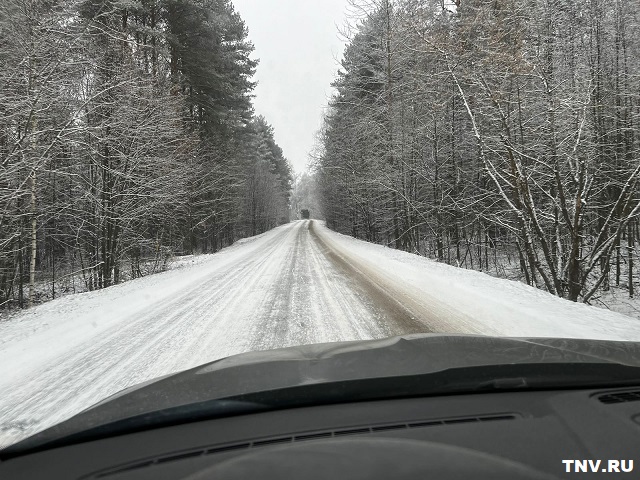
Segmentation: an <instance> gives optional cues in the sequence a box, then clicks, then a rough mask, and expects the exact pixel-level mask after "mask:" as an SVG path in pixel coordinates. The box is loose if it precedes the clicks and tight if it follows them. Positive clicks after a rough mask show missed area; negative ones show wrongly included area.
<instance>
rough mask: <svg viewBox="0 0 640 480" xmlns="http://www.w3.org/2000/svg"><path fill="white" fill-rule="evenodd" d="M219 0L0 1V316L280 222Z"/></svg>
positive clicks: (235, 28) (285, 171)
mask: <svg viewBox="0 0 640 480" xmlns="http://www.w3.org/2000/svg"><path fill="white" fill-rule="evenodd" d="M252 51H253V45H252V44H251V43H250V42H249V41H248V40H247V29H246V27H245V25H244V23H243V21H242V19H241V18H240V16H239V14H238V13H236V12H235V11H234V8H233V5H232V3H231V2H230V1H229V0H2V2H0V66H1V67H2V68H0V308H2V307H26V306H29V305H31V304H33V303H34V302H39V301H42V300H46V299H50V298H55V297H56V296H57V295H60V294H61V293H66V292H69V291H74V292H75V291H86V290H95V289H100V288H104V287H108V286H110V285H113V284H117V283H119V282H122V281H124V280H127V279H132V278H136V277H139V276H142V275H145V274H148V273H152V272H155V271H159V270H162V269H164V268H166V263H167V261H168V260H169V259H170V258H171V257H172V256H173V255H177V254H183V255H184V254H194V253H206V252H215V251H216V250H218V249H220V248H222V247H224V246H226V245H229V244H231V243H233V242H234V241H235V240H236V239H238V238H241V237H245V236H248V235H255V234H258V233H261V232H264V231H266V230H268V229H270V228H273V227H275V226H276V225H278V224H281V223H283V222H287V221H288V220H289V218H288V217H289V210H288V208H289V196H290V190H291V186H292V171H291V167H290V165H289V163H288V161H287V160H286V159H285V158H284V156H283V152H282V150H281V149H280V147H279V146H278V145H277V144H276V142H275V141H274V132H273V129H272V127H271V126H270V125H269V124H268V122H267V120H266V119H265V118H263V117H261V116H257V115H255V113H254V110H253V106H252V93H251V92H252V90H253V88H254V86H255V85H254V83H253V82H252V80H251V77H252V75H253V73H254V71H255V68H256V65H257V61H256V60H252V59H251V58H250V55H251V53H252Z"/></svg>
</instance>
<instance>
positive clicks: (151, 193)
mask: <svg viewBox="0 0 640 480" xmlns="http://www.w3.org/2000/svg"><path fill="white" fill-rule="evenodd" d="M639 17H640V12H638V9H637V5H636V4H635V3H634V2H633V1H632V0H618V1H616V2H607V1H605V0H592V1H590V2H588V5H585V4H584V2H583V1H581V0H564V1H562V2H550V1H547V0H524V1H522V0H499V1H495V0H491V1H487V0H304V1H301V0H260V1H253V0H233V1H231V0H138V1H133V0H2V1H1V2H0V365H2V369H1V370H0V391H1V392H2V395H0V447H3V446H7V445H10V444H13V443H15V442H18V441H19V440H22V439H24V438H26V437H28V436H30V435H32V434H34V433H36V432H38V431H41V430H43V429H45V428H47V427H50V426H52V425H55V424H58V423H59V422H61V421H63V420H65V419H68V418H70V417H72V416H73V415H76V414H77V413H79V412H81V411H83V410H85V409H87V408H88V407H90V406H92V405H94V404H96V403H97V402H100V401H102V400H104V399H105V398H107V397H109V396H111V395H113V394H115V393H117V392H120V391H122V390H123V389H126V388H129V387H133V386H135V385H138V384H140V383H142V382H149V381H151V380H153V379H156V378H158V377H162V376H166V375H169V374H173V373H176V372H181V371H184V370H186V369H190V368H193V367H196V366H199V365H202V364H205V363H207V362H212V361H215V360H219V359H222V358H225V357H228V356H230V355H234V354H243V353H248V352H256V351H265V350H271V349H276V348H283V347H292V346H301V345H307V346H308V345H312V344H319V343H327V342H341V341H356V340H372V339H385V338H388V337H393V336H399V335H411V334H472V335H478V336H491V337H527V338H532V337H537V338H540V337H558V338H581V339H590V340H593V341H594V342H595V341H596V340H614V341H629V342H637V341H640V301H639V300H638V298H637V292H636V291H635V288H636V287H637V286H638V285H639V281H640V279H639V275H638V271H637V268H636V266H637V262H638V260H640V259H639V258H638V248H637V243H638V241H640V223H639V222H638V217H639V215H640V183H639V182H640V129H639V127H638V125H640V109H639V106H640V93H639V92H640V18H639ZM499 345H502V344H499ZM505 345H509V344H505ZM594 345H595V344H594ZM500 348H502V347H500ZM504 348H507V347H504ZM509 348H510V347H509ZM581 348H582V347H581ZM607 348H611V346H610V345H608V346H607ZM627 348H629V349H631V347H628V346H627V347H625V349H623V350H621V351H632V350H626V349H627ZM596 350H597V355H598V358H600V359H602V360H603V361H606V356H607V352H606V351H600V350H602V349H600V350H598V348H595V347H594V352H595V351H596ZM464 354H465V351H464V350H463V351H462V352H461V355H464ZM282 355H284V354H282ZM481 355H482V351H481V349H480V350H477V351H476V350H474V351H473V352H471V351H470V355H469V356H468V357H466V358H467V360H468V363H467V366H472V365H473V364H474V361H476V360H477V362H478V363H479V364H482V360H481ZM285 357H286V355H285ZM247 358H249V360H247V361H248V362H249V363H251V362H253V363H254V364H260V363H261V362H262V361H266V359H267V358H269V356H268V355H266V356H265V357H262V356H260V355H257V356H255V357H247ZM251 358H253V360H251ZM505 358H506V357H505ZM615 361H616V362H619V363H623V364H624V363H625V362H624V361H623V360H622V359H621V358H620V357H619V356H618V357H617V358H616V359H615ZM505 362H506V360H505ZM231 363H233V361H231ZM240 363H242V362H240ZM311 363H313V362H311ZM628 364H629V365H632V364H634V362H628ZM296 368H297V367H296ZM581 368H582V367H581ZM442 369H443V370H446V366H442ZM596 370H597V369H594V372H595V373H594V375H596V374H597V373H598V372H599V371H598V372H596ZM490 371H493V370H490ZM607 371H608V370H607ZM580 372H581V375H587V374H588V369H587V370H584V369H581V370H580ZM585 372H586V373H585ZM414 374H417V373H415V372H414ZM600 374H601V372H600V373H598V375H600ZM323 375H324V372H323V374H322V375H318V376H317V378H316V379H315V380H319V381H320V380H323V379H326V377H324V376H323ZM601 376H602V375H600V376H598V377H597V378H601ZM444 377H446V374H445V375H444ZM439 378H440V377H439ZM559 378H563V379H564V378H565V377H562V376H560V377H559ZM580 378H583V377H580ZM563 381H564V380H563ZM443 382H445V383H446V378H444V380H443ZM489 384H491V382H489ZM291 387H295V385H291ZM318 392H321V390H318ZM236 393H238V392H236ZM240 393H246V394H251V393H253V392H240ZM325 393H326V392H325ZM318 395H320V394H319V393H318Z"/></svg>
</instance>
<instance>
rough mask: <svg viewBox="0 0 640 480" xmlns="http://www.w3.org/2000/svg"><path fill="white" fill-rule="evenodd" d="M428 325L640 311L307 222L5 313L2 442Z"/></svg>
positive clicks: (620, 320)
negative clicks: (158, 386) (166, 385)
mask: <svg viewBox="0 0 640 480" xmlns="http://www.w3.org/2000/svg"><path fill="white" fill-rule="evenodd" d="M418 332H445V333H447V332H450V333H476V334H487V335H504V336H554V337H582V338H598V339H614V340H616V339H617V340H636V341H640V322H639V321H638V320H636V319H633V318H630V317H626V316H624V315H620V314H616V313H613V312H610V311H606V310H602V309H597V308H593V307H589V306H586V305H582V304H575V303H571V302H568V301H565V300H562V299H559V298H556V297H554V296H552V295H549V294H547V293H545V292H542V291H540V290H536V289H533V288H530V287H528V286H526V285H523V284H521V283H518V282H512V281H508V280H501V279H497V278H494V277H491V276H488V275H485V274H482V273H478V272H474V271H469V270H463V269H457V268H454V267H450V266H447V265H443V264H439V263H437V262H433V261H431V260H429V259H426V258H422V257H418V256H415V255H412V254H409V253H405V252H400V251H397V250H392V249H389V248H385V247H382V246H379V245H373V244H369V243H366V242H362V241H359V240H355V239H353V238H351V237H347V236H344V235H340V234H337V233H334V232H332V231H330V230H328V229H327V228H326V227H325V226H324V225H323V224H322V223H321V222H318V221H298V222H293V223H290V224H287V225H283V226H281V227H278V228H276V229H274V230H271V231H269V232H267V233H265V234H262V235H258V236H256V237H251V238H249V239H245V240H242V241H240V242H237V243H236V244H234V245H233V246H231V247H229V248H226V249H224V250H222V251H220V252H218V253H216V254H213V255H206V256H200V257H194V258H191V259H183V260H182V261H181V266H180V267H179V268H177V269H175V270H171V271H168V272H164V273H161V274H157V275H152V276H149V277H145V278H140V279H137V280H133V281H130V282H127V283H124V284H120V285H116V286H113V287H110V288H107V289H104V290H100V291H95V292H87V293H82V294H77V295H70V296H67V297H63V298H60V299H58V300H54V301H52V302H49V303H46V304H43V305H40V306H38V307H35V308H32V309H29V310H27V311H25V312H23V313H21V314H20V315H17V316H15V317H12V318H10V319H9V320H6V321H3V322H0V365H2V374H1V375H0V392H2V395H0V445H6V444H10V443H13V442H15V441H18V440H20V439H22V438H24V437H26V436H28V435H30V434H32V433H35V432H37V431H39V430H42V429H44V428H46V427H48V426H50V425H53V424H55V423H58V422H60V421H62V420H64V419H65V418H68V417H70V416H72V415H74V414H76V413H78V412H80V411H81V410H83V409H85V408H87V407H89V406H91V405H93V404H94V403H96V402H98V401H100V400H102V399H103V398H105V397H107V396H109V395H111V394H113V393H116V392H118V391H120V390H122V389H124V388H126V387H129V386H131V385H134V384H137V383H140V382H144V381H146V380H149V379H152V378H155V377H159V376H162V375H166V374H169V373H173V372H177V371H180V370H184V369H187V368H191V367H194V366H197V365H200V364H202V363H206V362H210V361H213V360H216V359H219V358H222V357H226V356H229V355H233V354H236V353H243V352H247V351H255V350H266V349H272V348H278V347H287V346H293V345H301V344H308V343H320V342H332V341H342V340H360V339H373V338H383V337H388V336H392V335H400V334H405V333H418Z"/></svg>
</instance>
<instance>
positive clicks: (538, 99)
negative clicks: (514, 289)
mask: <svg viewBox="0 0 640 480" xmlns="http://www.w3.org/2000/svg"><path fill="white" fill-rule="evenodd" d="M352 6H353V9H352V10H353V12H354V13H356V14H357V15H358V17H357V18H356V19H354V21H353V22H352V26H351V27H352V30H351V31H350V35H349V38H350V42H349V44H348V46H347V48H346V51H345V57H344V60H343V62H342V68H341V69H340V71H339V73H338V76H337V78H336V80H335V84H334V86H335V88H336V92H337V93H336V94H335V95H334V97H333V99H332V101H331V102H330V108H329V110H328V113H327V115H326V118H325V122H324V127H323V130H322V131H321V132H320V140H321V141H320V143H321V146H322V148H321V151H320V152H319V153H318V154H317V156H316V158H315V169H316V181H317V182H318V189H319V192H320V193H319V195H320V198H321V202H322V206H323V211H324V216H325V217H326V219H327V224H328V226H329V227H330V228H333V229H335V230H337V231H340V232H343V233H346V234H350V235H353V236H356V237H359V238H363V239H366V240H369V241H372V242H379V243H384V244H387V245H389V246H392V247H395V248H398V249H402V250H406V251H409V252H415V253H419V254H422V255H428V256H431V257H433V258H435V259H437V260H439V261H442V262H447V263H450V264H454V265H459V266H463V267H467V268H474V269H480V270H484V271H489V272H490V273H492V274H497V275H500V276H508V277H512V278H516V277H517V278H521V279H522V280H523V281H526V282H527V283H529V284H531V285H534V286H536V287H539V288H542V289H545V290H547V291H549V292H551V293H553V294H555V295H558V296H560V297H564V298H568V299H570V300H574V301H578V300H581V301H586V302H589V301H591V300H593V299H594V298H595V297H597V296H598V295H599V294H600V292H602V290H608V289H610V288H612V287H613V286H614V285H618V286H620V287H621V288H622V287H625V288H628V292H629V294H630V295H631V296H633V294H634V291H633V278H634V275H635V270H634V258H635V259H636V260H637V251H636V242H637V239H638V215H639V213H640V192H639V186H638V181H639V180H640V130H639V128H640V21H639V20H640V18H639V16H640V11H639V10H638V8H637V7H638V4H637V2H635V1H634V0H607V1H605V0H586V1H585V0H460V1H456V2H452V1H445V0H366V1H360V0H355V1H353V2H352ZM510 266H512V267H510ZM636 281H637V279H636Z"/></svg>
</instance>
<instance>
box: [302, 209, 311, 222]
mask: <svg viewBox="0 0 640 480" xmlns="http://www.w3.org/2000/svg"><path fill="white" fill-rule="evenodd" d="M301 214H302V218H303V219H304V220H308V219H309V218H311V214H310V213H309V210H308V209H306V208H303V209H302V211H301Z"/></svg>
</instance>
